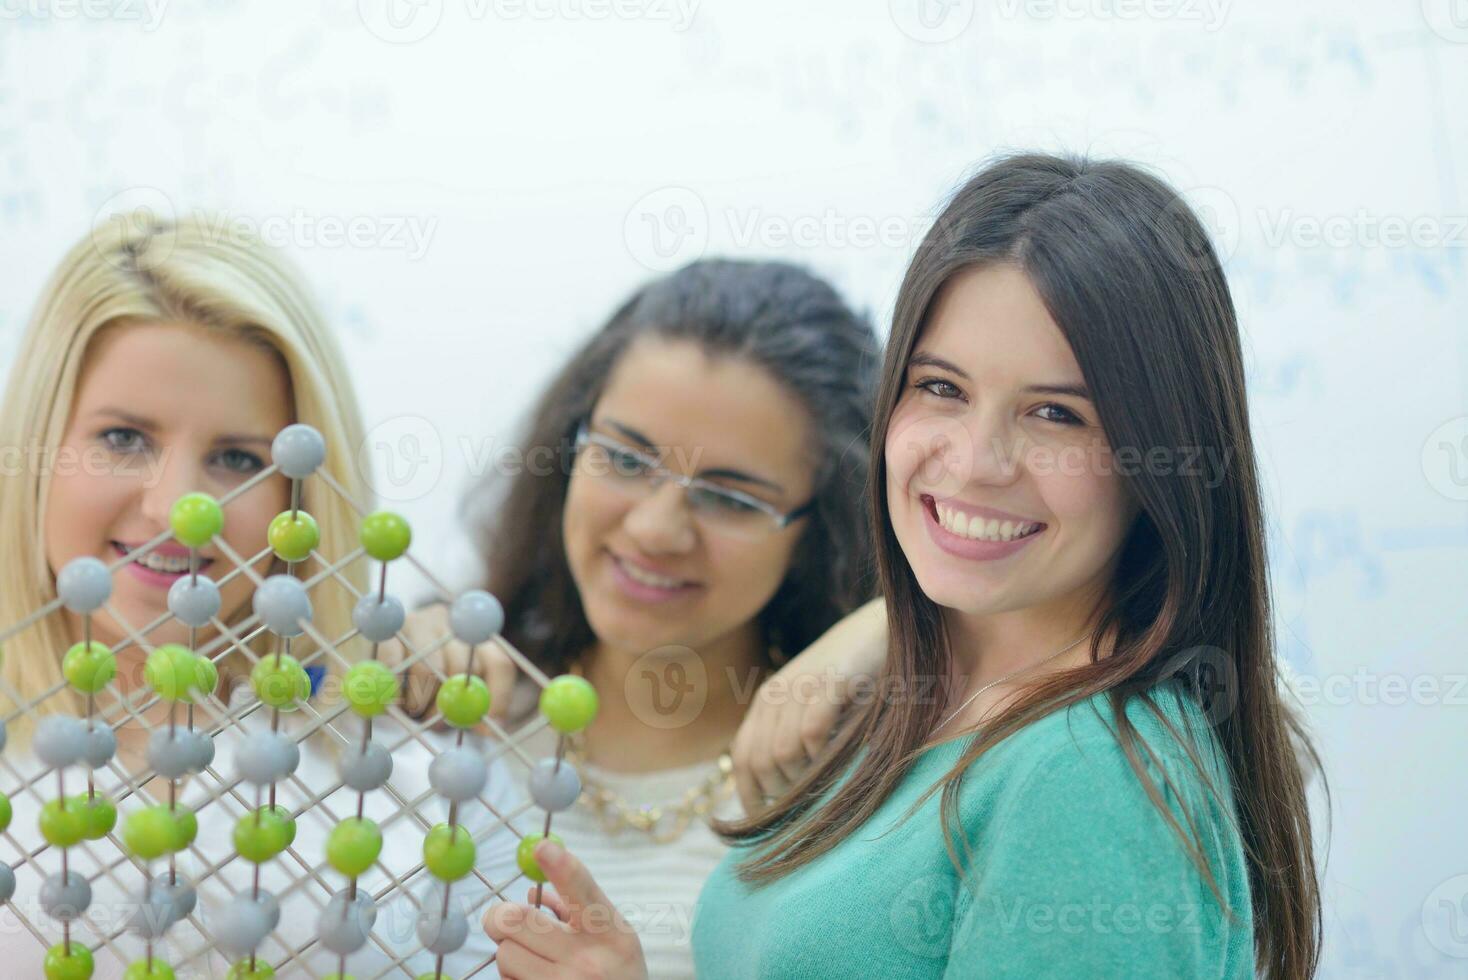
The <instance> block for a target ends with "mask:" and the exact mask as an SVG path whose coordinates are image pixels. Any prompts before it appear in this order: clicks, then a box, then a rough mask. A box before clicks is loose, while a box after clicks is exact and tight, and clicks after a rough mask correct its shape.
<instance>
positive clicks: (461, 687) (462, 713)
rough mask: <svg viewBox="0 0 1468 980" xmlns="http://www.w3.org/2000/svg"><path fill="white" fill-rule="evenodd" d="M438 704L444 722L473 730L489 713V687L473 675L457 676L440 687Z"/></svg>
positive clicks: (481, 679)
mask: <svg viewBox="0 0 1468 980" xmlns="http://www.w3.org/2000/svg"><path fill="white" fill-rule="evenodd" d="M437 703H438V710H439V712H440V713H441V714H442V715H443V717H444V721H447V722H448V723H449V724H450V725H454V726H456V727H458V728H473V727H474V726H475V725H477V724H479V723H480V722H481V721H483V720H484V716H485V714H486V713H487V712H488V711H489V687H488V686H487V685H486V684H485V683H484V680H483V678H480V677H476V676H474V675H473V674H455V675H454V676H453V677H450V678H449V679H448V680H446V681H444V682H443V684H442V685H441V686H440V687H439V689H438V702H437Z"/></svg>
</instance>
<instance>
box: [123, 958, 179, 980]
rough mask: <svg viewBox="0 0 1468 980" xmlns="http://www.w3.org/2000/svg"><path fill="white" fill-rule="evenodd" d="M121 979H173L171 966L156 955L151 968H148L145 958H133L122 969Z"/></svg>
mask: <svg viewBox="0 0 1468 980" xmlns="http://www.w3.org/2000/svg"><path fill="white" fill-rule="evenodd" d="M122 980H174V976H173V967H171V966H169V965H168V964H167V963H165V962H163V961H162V960H160V959H158V958H157V957H156V956H155V957H154V958H153V968H152V969H149V968H148V961H147V960H134V961H133V962H131V963H129V964H128V966H127V969H126V970H124V971H123V973H122Z"/></svg>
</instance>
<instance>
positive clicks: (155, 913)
mask: <svg viewBox="0 0 1468 980" xmlns="http://www.w3.org/2000/svg"><path fill="white" fill-rule="evenodd" d="M197 903H198V896H197V895H196V894H195V893H194V887H193V886H192V885H190V884H189V883H188V882H187V881H185V880H184V879H182V878H180V879H178V880H177V881H176V882H174V883H173V884H169V881H168V876H167V875H159V876H158V877H156V878H154V879H152V880H151V881H149V882H148V884H147V885H146V886H145V888H144V891H143V894H142V895H140V896H139V897H138V899H137V904H136V907H135V908H134V909H133V914H132V916H131V917H130V918H129V919H128V928H129V929H131V930H132V931H133V932H135V933H137V934H138V935H139V936H142V937H143V938H144V939H158V938H160V937H161V936H162V935H163V934H164V933H165V932H167V931H168V928H169V927H170V926H172V925H173V924H174V923H175V922H181V921H183V920H184V919H186V918H188V916H189V914H190V913H191V912H193V911H194V907H195V905H196V904H197Z"/></svg>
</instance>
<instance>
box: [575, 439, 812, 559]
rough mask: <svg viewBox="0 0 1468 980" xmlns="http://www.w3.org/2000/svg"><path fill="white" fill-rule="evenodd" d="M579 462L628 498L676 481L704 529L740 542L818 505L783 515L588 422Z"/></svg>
mask: <svg viewBox="0 0 1468 980" xmlns="http://www.w3.org/2000/svg"><path fill="white" fill-rule="evenodd" d="M576 454H577V459H578V462H580V463H581V464H582V465H584V466H587V467H588V469H587V472H588V475H591V476H596V477H598V478H601V479H604V480H605V481H606V483H607V485H608V486H611V487H615V488H616V489H618V490H619V491H621V492H622V493H624V494H626V495H628V496H635V497H649V496H651V495H652V493H653V492H654V491H655V490H657V488H658V487H660V486H662V485H663V484H664V483H665V482H667V481H669V480H671V481H672V482H674V483H676V484H677V485H678V486H680V487H682V488H683V491H684V498H685V499H686V500H687V501H688V508H689V510H691V511H692V512H693V516H694V519H695V520H697V521H698V522H699V523H700V524H702V525H703V526H705V527H707V528H709V529H711V530H713V531H716V532H719V533H723V534H729V535H731V536H733V537H739V538H758V537H763V536H765V535H767V534H773V533H775V532H776V531H779V530H781V529H782V528H786V527H789V526H790V524H791V523H792V522H794V521H796V520H799V519H800V518H802V517H804V516H806V515H807V514H809V513H810V512H811V511H812V510H814V509H815V507H814V505H815V502H814V501H811V502H810V503H807V504H805V505H804V506H802V507H797V508H796V509H795V510H792V511H790V512H789V513H781V512H780V511H779V510H778V509H776V508H775V507H774V506H772V505H771V504H769V503H767V502H766V501H763V500H760V499H759V498H758V497H751V496H750V495H749V494H747V493H742V492H740V491H738V490H732V489H730V488H729V487H721V486H719V485H718V484H716V483H710V482H709V481H707V480H704V479H702V478H700V477H696V476H684V475H683V474H681V473H674V472H673V471H672V470H670V469H668V468H667V467H666V466H663V465H662V464H661V463H659V462H658V461H657V460H656V459H655V458H653V457H652V456H649V455H648V454H646V453H644V452H642V451H640V450H638V449H634V448H633V447H631V446H629V445H627V444H626V443H623V442H618V441H617V440H616V439H613V438H612V437H611V436H606V435H602V434H601V433H600V432H593V431H591V427H590V425H589V424H588V423H587V422H585V421H583V422H582V423H581V424H580V426H579V427H578V428H577V429H576Z"/></svg>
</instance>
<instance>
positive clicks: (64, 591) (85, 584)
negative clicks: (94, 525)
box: [56, 558, 112, 615]
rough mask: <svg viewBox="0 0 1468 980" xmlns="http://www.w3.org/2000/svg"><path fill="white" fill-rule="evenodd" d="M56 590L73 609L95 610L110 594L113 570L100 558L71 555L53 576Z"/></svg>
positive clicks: (81, 610) (62, 600)
mask: <svg viewBox="0 0 1468 980" xmlns="http://www.w3.org/2000/svg"><path fill="white" fill-rule="evenodd" d="M56 594H57V595H58V596H60V597H61V604H62V605H63V606H65V607H66V608H67V609H70V610H71V611H72V612H74V613H78V614H81V615H85V614H87V613H94V612H96V611H97V610H98V609H101V608H102V604H103V603H105V602H106V601H107V600H108V599H109V598H110V597H111V596H112V573H111V572H109V571H108V570H107V566H106V565H104V564H103V563H102V561H101V559H99V558H73V559H72V560H71V561H69V562H67V563H66V565H65V566H64V567H63V568H62V569H61V572H60V573H59V574H58V575H57V576H56Z"/></svg>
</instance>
